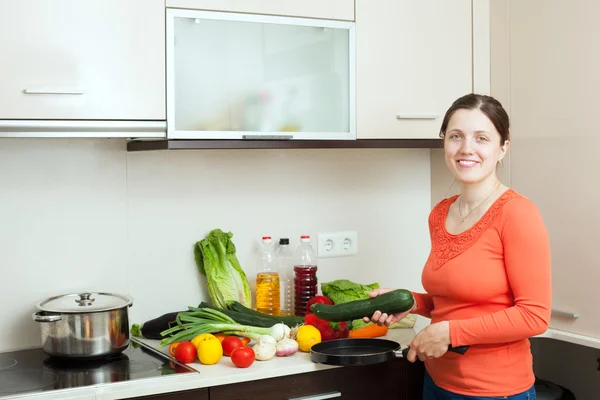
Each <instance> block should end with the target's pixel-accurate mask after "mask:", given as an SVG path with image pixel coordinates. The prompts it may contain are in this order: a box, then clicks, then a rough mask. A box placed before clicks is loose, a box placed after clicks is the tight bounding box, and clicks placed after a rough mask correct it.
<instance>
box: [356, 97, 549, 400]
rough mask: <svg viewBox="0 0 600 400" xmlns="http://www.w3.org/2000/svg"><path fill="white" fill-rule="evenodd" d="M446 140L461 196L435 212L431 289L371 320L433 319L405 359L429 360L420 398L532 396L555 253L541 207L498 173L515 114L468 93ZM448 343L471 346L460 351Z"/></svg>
mask: <svg viewBox="0 0 600 400" xmlns="http://www.w3.org/2000/svg"><path fill="white" fill-rule="evenodd" d="M440 137H441V138H442V139H443V141H444V154H445V160H446V165H447V166H448V168H449V169H450V171H451V172H452V174H453V175H454V178H455V179H456V180H457V181H458V182H459V184H460V195H457V196H453V197H451V198H448V199H444V200H442V201H441V202H440V203H439V204H437V205H436V206H435V207H434V209H433V210H432V212H431V214H430V216H429V229H430V235H431V253H430V255H429V258H428V259H427V262H426V264H425V267H424V269H423V273H422V283H423V287H424V288H425V290H426V291H427V293H426V294H421V293H413V295H414V298H415V306H414V307H413V308H412V309H411V310H410V311H409V312H406V313H402V314H393V315H387V314H385V313H384V314H382V313H381V312H379V311H377V312H375V313H374V314H373V316H372V317H371V320H372V321H373V322H376V323H378V324H380V325H381V324H385V325H388V326H389V325H391V324H393V323H395V322H397V321H399V320H401V319H402V318H404V317H405V316H406V315H407V314H408V313H416V314H420V315H423V316H425V317H428V318H431V325H429V326H428V327H427V328H425V329H423V330H422V331H421V332H419V334H417V335H416V336H415V338H414V339H413V340H412V342H411V343H410V352H409V354H408V360H409V361H411V362H414V361H415V360H416V358H419V359H420V360H422V361H424V362H425V367H426V376H425V384H424V393H423V399H427V400H429V399H486V398H499V397H500V398H508V399H535V388H534V386H533V384H534V381H535V377H534V374H533V370H532V356H531V351H530V347H529V340H528V338H529V337H532V336H535V335H538V334H540V333H543V332H544V331H545V330H546V329H547V328H548V323H549V320H550V304H551V280H550V248H549V241H548V235H547V231H546V228H545V226H544V223H543V221H542V218H541V216H540V213H539V212H538V210H537V208H536V206H535V205H534V204H533V203H532V202H531V201H530V200H528V199H527V198H525V197H523V196H522V195H520V194H519V193H517V192H516V191H514V190H513V189H509V188H507V187H506V186H504V185H503V184H502V183H501V182H500V181H499V180H498V177H497V176H496V167H497V165H498V164H499V163H500V161H501V160H502V159H503V158H504V156H505V155H506V151H507V150H508V147H509V145H510V142H509V119H508V115H507V114H506V111H505V110H504V108H503V107H502V105H501V104H500V103H499V102H498V101H497V100H495V99H494V98H492V97H489V96H482V95H476V94H469V95H466V96H464V97H461V98H459V99H458V100H456V101H455V102H454V103H453V104H452V106H451V107H450V109H449V110H448V111H447V113H446V115H445V117H444V120H443V123H442V127H441V130H440ZM389 290H391V289H380V290H375V291H374V292H373V293H371V296H372V297H374V296H377V295H378V294H380V293H384V292H386V291H389ZM365 320H368V318H366V319H365ZM450 345H451V346H454V347H456V346H464V345H468V346H469V349H468V350H467V352H466V353H465V354H464V355H461V354H457V353H454V352H448V351H447V350H448V346H450Z"/></svg>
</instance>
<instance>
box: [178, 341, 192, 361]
mask: <svg viewBox="0 0 600 400" xmlns="http://www.w3.org/2000/svg"><path fill="white" fill-rule="evenodd" d="M197 356H198V350H196V346H194V345H193V344H192V342H190V341H187V340H186V341H185V342H181V343H179V345H178V346H177V348H176V349H175V359H176V360H177V361H179V362H182V363H186V364H187V363H191V362H194V361H195V360H196V357H197Z"/></svg>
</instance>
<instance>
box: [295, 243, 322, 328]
mask: <svg viewBox="0 0 600 400" xmlns="http://www.w3.org/2000/svg"><path fill="white" fill-rule="evenodd" d="M317 289H318V288H317V253H316V252H315V250H314V249H313V247H312V246H311V245H310V236H308V235H303V236H300V246H298V249H296V253H295V254H294V294H295V297H294V314H295V315H296V316H299V317H303V316H304V315H306V305H307V304H308V301H309V300H310V299H311V298H313V297H315V296H316V295H317V291H318V290H317Z"/></svg>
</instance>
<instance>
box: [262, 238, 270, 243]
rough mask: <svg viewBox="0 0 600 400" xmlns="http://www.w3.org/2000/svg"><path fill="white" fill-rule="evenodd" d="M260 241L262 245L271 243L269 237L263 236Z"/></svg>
mask: <svg viewBox="0 0 600 400" xmlns="http://www.w3.org/2000/svg"><path fill="white" fill-rule="evenodd" d="M262 241H263V243H271V236H263V237H262Z"/></svg>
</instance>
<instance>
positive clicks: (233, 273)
mask: <svg viewBox="0 0 600 400" xmlns="http://www.w3.org/2000/svg"><path fill="white" fill-rule="evenodd" d="M232 237H233V234H232V233H231V232H223V231H222V230H220V229H214V230H212V231H211V232H210V233H209V234H208V236H207V237H205V238H204V239H202V240H200V241H198V242H197V243H196V244H195V246H194V257H195V259H196V264H197V266H198V269H199V270H200V272H201V273H202V274H203V275H205V276H206V281H207V285H208V295H209V296H210V298H211V300H212V302H213V305H215V306H216V307H219V308H223V309H224V308H227V301H231V300H235V301H238V302H240V303H241V304H243V305H245V306H247V307H250V306H251V305H252V297H251V293H250V285H249V284H248V278H247V277H246V274H245V273H244V270H243V269H242V267H241V266H240V263H239V261H238V259H237V256H236V253H235V252H236V249H235V245H234V244H233V241H232V240H231V238H232Z"/></svg>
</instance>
